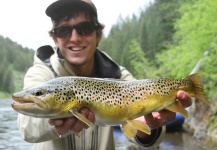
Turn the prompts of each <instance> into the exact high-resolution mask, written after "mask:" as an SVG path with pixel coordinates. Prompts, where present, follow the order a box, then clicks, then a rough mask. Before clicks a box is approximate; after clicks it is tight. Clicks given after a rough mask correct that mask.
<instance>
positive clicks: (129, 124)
mask: <svg viewBox="0 0 217 150" xmlns="http://www.w3.org/2000/svg"><path fill="white" fill-rule="evenodd" d="M121 129H122V131H123V133H124V134H125V135H126V137H128V138H129V139H132V138H134V137H135V136H136V133H137V131H138V130H140V131H142V132H144V133H146V134H151V131H150V128H149V127H148V125H147V124H145V123H143V122H141V121H137V120H128V121H126V122H125V123H123V124H122V126H121Z"/></svg>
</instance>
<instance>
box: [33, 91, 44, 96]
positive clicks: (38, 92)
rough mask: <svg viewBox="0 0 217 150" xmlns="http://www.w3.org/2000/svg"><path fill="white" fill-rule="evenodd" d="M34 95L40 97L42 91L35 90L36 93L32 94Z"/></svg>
mask: <svg viewBox="0 0 217 150" xmlns="http://www.w3.org/2000/svg"><path fill="white" fill-rule="evenodd" d="M34 95H35V96H41V95H43V91H42V90H37V91H35V92H34Z"/></svg>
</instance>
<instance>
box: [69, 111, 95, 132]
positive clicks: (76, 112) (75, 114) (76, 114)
mask: <svg viewBox="0 0 217 150" xmlns="http://www.w3.org/2000/svg"><path fill="white" fill-rule="evenodd" d="M69 112H71V113H72V114H73V115H74V116H75V117H76V118H78V119H79V120H81V121H82V122H84V123H85V124H87V125H88V126H89V127H91V129H92V130H94V129H95V128H94V124H93V123H92V122H91V121H89V120H88V119H87V118H85V117H84V116H83V115H82V114H80V113H79V112H78V111H77V109H71V110H69Z"/></svg>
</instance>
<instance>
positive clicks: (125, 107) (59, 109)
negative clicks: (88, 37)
mask: <svg viewBox="0 0 217 150" xmlns="http://www.w3.org/2000/svg"><path fill="white" fill-rule="evenodd" d="M178 90H184V91H186V92H188V93H189V94H190V95H191V96H192V97H196V98H197V99H198V100H201V101H203V102H205V103H208V101H207V99H206V96H205V94H204V92H203V88H202V82H201V77H200V75H199V74H197V73H196V74H193V75H190V76H188V77H186V78H185V79H168V78H162V79H146V80H133V81H121V80H115V79H99V78H88V77H73V76H70V77H60V78H55V79H53V80H50V81H48V82H46V83H45V84H43V85H40V86H37V87H34V88H31V89H27V90H24V91H21V92H18V93H15V94H13V96H12V98H13V99H14V100H15V101H17V102H19V103H20V104H15V103H14V104H12V107H13V108H14V109H15V110H16V111H18V112H20V113H22V114H24V115H28V116H32V117H38V118H62V117H69V116H73V115H74V116H76V117H77V118H79V119H80V120H82V121H84V122H85V123H87V124H88V125H89V126H92V124H91V123H90V122H88V120H85V118H81V117H82V116H81V115H80V114H79V113H78V110H79V109H80V108H82V107H88V108H89V109H90V110H91V111H92V112H94V114H95V122H94V124H95V125H117V124H122V125H124V124H126V122H130V121H132V120H133V119H135V118H138V117H140V116H143V115H146V114H148V113H150V112H154V111H159V110H162V109H168V110H170V111H174V112H178V113H180V114H182V115H183V116H185V117H187V111H186V110H185V109H184V108H183V107H182V105H181V103H179V102H178V101H176V93H177V91H178ZM131 123H132V122H131ZM135 126H136V125H135ZM138 126H139V125H138ZM138 128H139V127H138ZM138 128H137V129H138ZM141 130H142V129H141ZM146 132H149V131H146ZM133 135H134V134H133ZM128 137H130V138H131V136H128Z"/></svg>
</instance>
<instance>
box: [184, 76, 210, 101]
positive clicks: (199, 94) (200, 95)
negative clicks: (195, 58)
mask: <svg viewBox="0 0 217 150" xmlns="http://www.w3.org/2000/svg"><path fill="white" fill-rule="evenodd" d="M187 79H189V80H191V81H192V82H193V83H194V87H195V95H194V96H195V98H196V99H198V100H201V101H203V102H204V103H206V104H209V102H208V99H207V97H206V95H205V93H204V90H203V84H202V78H201V76H200V75H199V74H198V73H194V74H192V75H189V76H188V77H187Z"/></svg>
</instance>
